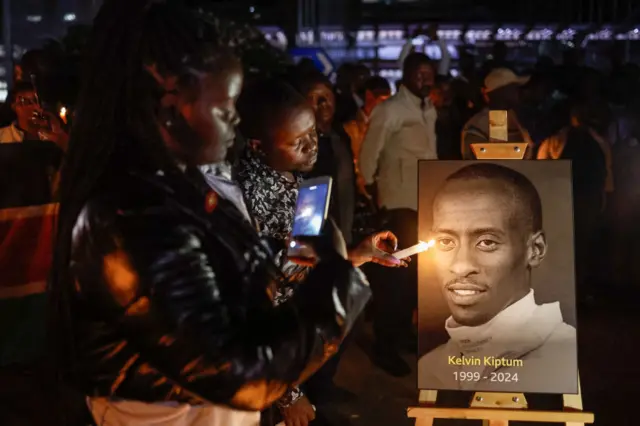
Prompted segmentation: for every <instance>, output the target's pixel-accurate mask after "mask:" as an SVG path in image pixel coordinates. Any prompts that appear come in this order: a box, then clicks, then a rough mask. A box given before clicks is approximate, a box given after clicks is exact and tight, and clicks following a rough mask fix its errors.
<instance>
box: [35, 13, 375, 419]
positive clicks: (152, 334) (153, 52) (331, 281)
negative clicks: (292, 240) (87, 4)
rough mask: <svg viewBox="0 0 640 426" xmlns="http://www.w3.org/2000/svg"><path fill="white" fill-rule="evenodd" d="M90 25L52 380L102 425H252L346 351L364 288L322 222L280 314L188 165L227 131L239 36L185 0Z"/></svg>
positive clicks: (59, 255)
mask: <svg viewBox="0 0 640 426" xmlns="http://www.w3.org/2000/svg"><path fill="white" fill-rule="evenodd" d="M93 31H94V34H93V37H91V40H92V45H91V46H90V48H89V49H87V52H90V55H89V57H88V58H87V59H88V67H87V70H86V74H85V75H84V82H83V89H82V90H81V93H80V96H79V102H78V110H79V111H82V114H79V115H78V117H77V120H76V121H75V122H74V132H73V133H72V136H71V138H72V140H71V143H70V148H69V151H68V152H67V158H66V164H65V168H64V169H63V176H62V182H61V202H60V213H59V220H58V229H57V241H56V246H55V258H54V270H53V273H52V279H51V282H50V291H49V297H50V301H51V305H52V309H51V320H50V321H49V324H50V326H51V342H52V344H53V343H54V344H55V347H54V348H52V351H51V352H50V353H49V354H48V355H51V356H52V357H54V358H53V359H54V360H55V361H57V362H56V364H57V367H58V369H59V374H58V375H57V377H63V378H64V380H65V382H66V383H68V384H70V385H72V386H73V387H74V388H75V389H76V390H78V391H79V392H81V393H82V394H83V395H85V396H86V397H87V398H86V401H87V406H88V407H89V409H90V410H91V413H92V415H93V418H94V419H95V421H96V422H97V423H98V424H128V425H131V424H155V425H165V426H168V425H177V424H180V425H189V426H200V425H202V426H204V425H207V426H223V425H224V426H257V425H258V423H259V421H260V413H259V412H260V411H262V410H264V409H265V408H267V407H269V406H270V405H271V404H273V403H274V402H275V401H276V400H278V399H279V398H280V397H281V396H282V395H283V394H284V393H285V392H286V390H287V389H288V388H289V387H291V386H295V385H297V384H299V383H302V382H304V381H305V380H306V379H307V378H308V377H309V376H310V375H312V374H313V373H314V371H316V370H317V369H318V368H320V366H322V364H323V363H324V362H326V360H327V359H328V358H329V357H330V356H331V355H333V354H334V353H335V351H336V350H337V348H338V347H339V346H340V345H341V343H342V340H343V338H344V336H345V335H347V334H348V333H349V331H350V330H351V328H352V326H353V324H354V322H355V320H356V318H357V316H358V315H359V314H360V313H361V312H362V310H363V308H364V305H365V304H366V303H367V301H368V299H369V297H370V290H369V288H368V284H367V282H366V279H365V278H364V276H363V274H362V273H361V272H360V271H358V270H357V269H356V268H354V267H353V265H352V263H351V262H349V261H348V260H347V249H346V244H345V242H344V238H343V237H342V236H341V234H340V231H339V230H338V229H337V227H336V226H335V224H334V223H333V222H332V221H328V222H327V224H326V226H325V228H324V233H323V234H321V235H320V236H318V237H315V238H307V239H305V241H304V243H305V244H308V245H310V246H311V247H312V249H313V250H314V255H315V258H316V259H317V262H316V264H315V267H314V268H313V269H312V270H310V271H309V273H308V274H307V275H306V277H305V279H304V283H303V285H301V286H300V290H299V291H298V292H297V294H296V297H295V298H292V299H289V300H287V301H285V302H283V303H281V304H280V305H279V306H278V307H277V308H275V307H274V306H273V303H272V297H271V294H272V292H273V288H274V287H277V286H278V284H279V283H280V282H282V281H283V280H284V277H283V274H282V272H281V271H280V269H279V268H278V266H277V265H276V264H275V261H274V259H273V257H272V254H271V251H270V250H269V249H268V247H266V246H265V244H264V242H263V241H262V240H261V239H260V237H259V235H258V234H257V233H256V231H255V229H254V228H252V227H251V226H250V224H249V223H247V221H246V220H245V219H244V216H243V214H242V212H241V211H240V210H239V209H238V208H237V207H236V206H235V205H234V204H233V203H232V202H231V201H229V200H227V199H226V198H225V197H224V196H221V195H220V194H219V193H217V192H216V191H214V190H212V189H211V188H210V187H209V186H208V185H207V183H206V182H205V180H204V177H203V175H202V173H201V172H200V171H199V170H198V167H200V166H202V165H206V164H218V163H222V162H223V161H224V160H225V157H226V155H227V151H228V149H229V147H230V146H231V145H232V142H233V140H234V137H235V127H236V125H237V124H238V120H239V118H238V114H237V111H236V107H235V103H236V100H237V98H238V96H239V94H240V92H241V88H242V84H243V71H242V67H241V64H240V62H239V60H238V59H237V57H236V56H235V53H236V51H235V50H232V46H234V40H235V38H234V37H235V35H234V34H231V35H229V34H223V33H221V32H220V31H219V29H218V26H216V25H215V24H214V23H213V22H210V21H208V20H207V18H206V17H205V15H203V14H201V13H199V12H198V11H197V10H191V9H188V8H187V6H186V5H185V3H184V2H182V1H179V0H166V1H163V2H158V1H148V0H135V1H131V0H112V1H108V2H105V4H104V5H103V6H102V9H101V11H100V12H99V14H98V16H97V17H96V20H95V24H94V28H93ZM114 34H117V36H114ZM132 88H134V89H135V90H131V89H132ZM56 406H58V407H63V405H62V404H56ZM61 410H62V409H61ZM51 423H52V424H62V423H63V422H62V421H56V420H53V419H52V421H51Z"/></svg>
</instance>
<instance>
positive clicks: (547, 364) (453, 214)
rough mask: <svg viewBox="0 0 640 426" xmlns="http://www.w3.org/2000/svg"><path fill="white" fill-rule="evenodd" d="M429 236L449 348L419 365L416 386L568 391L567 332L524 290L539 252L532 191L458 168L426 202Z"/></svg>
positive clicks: (570, 337)
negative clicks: (445, 307) (429, 212)
mask: <svg viewBox="0 0 640 426" xmlns="http://www.w3.org/2000/svg"><path fill="white" fill-rule="evenodd" d="M432 232H433V236H432V238H433V239H434V240H435V250H433V252H432V256H433V262H432V263H431V262H430V268H433V272H434V277H435V280H436V281H437V284H438V285H439V286H440V288H441V289H442V291H443V294H444V299H445V300H446V302H447V305H448V307H449V311H450V313H451V316H450V317H449V318H448V319H447V320H446V322H445V329H446V331H447V333H448V334H449V336H450V340H449V341H448V342H447V343H445V344H444V345H441V346H439V347H437V348H435V349H434V350H432V351H431V352H428V353H427V354H426V355H424V356H422V357H421V358H420V360H419V361H418V387H419V388H420V389H447V390H482V391H497V392H534V393H576V391H577V342H576V330H575V328H574V327H572V326H570V325H568V324H566V323H565V322H564V320H563V317H562V312H561V310H560V304H559V303H558V302H555V303H548V304H543V305H538V304H537V303H536V301H535V297H534V292H533V290H532V289H531V271H532V269H533V268H536V267H538V266H539V265H540V264H541V263H542V261H543V260H544V258H545V255H546V253H547V242H546V237H545V234H544V231H543V227H542V204H541V200H540V196H539V194H538V192H537V190H536V189H535V187H534V186H533V184H532V183H531V182H530V181H529V180H528V179H527V178H526V177H525V176H523V175H522V174H520V173H518V172H516V171H514V170H512V169H509V168H507V167H504V166H500V165H497V164H492V163H477V164H473V165H471V166H467V167H465V168H463V169H460V170H459V171H457V172H455V173H454V174H452V175H451V176H449V178H448V179H447V180H446V181H445V183H444V185H443V186H442V188H440V190H439V192H438V194H437V195H436V198H435V201H434V204H433V225H432Z"/></svg>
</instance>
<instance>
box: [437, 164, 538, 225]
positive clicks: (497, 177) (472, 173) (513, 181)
mask: <svg viewBox="0 0 640 426" xmlns="http://www.w3.org/2000/svg"><path fill="white" fill-rule="evenodd" d="M476 179H487V180H492V181H496V182H500V183H502V184H503V185H505V186H506V187H507V188H508V189H509V190H510V191H511V195H513V197H514V198H515V201H516V203H517V204H516V207H517V208H518V209H520V210H521V211H522V213H523V217H524V219H525V220H526V223H525V225H526V226H527V227H528V228H529V230H530V231H531V232H537V231H541V230H542V200H541V199H540V194H539V193H538V190H537V189H536V187H535V186H534V185H533V183H531V181H530V180H529V179H528V178H527V177H526V176H524V175H523V174H522V173H520V172H517V171H515V170H513V169H510V168H508V167H505V166H501V165H499V164H494V163H484V162H482V163H476V164H472V165H470V166H466V167H463V168H461V169H460V170H458V171H457V172H455V173H453V174H451V175H450V176H449V177H448V178H447V179H446V181H445V182H446V183H448V182H455V181H465V180H476Z"/></svg>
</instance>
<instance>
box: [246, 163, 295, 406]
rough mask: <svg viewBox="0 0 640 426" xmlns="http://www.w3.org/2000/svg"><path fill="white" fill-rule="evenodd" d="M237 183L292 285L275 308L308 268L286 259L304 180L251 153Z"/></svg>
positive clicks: (289, 399)
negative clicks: (289, 176) (291, 177)
mask: <svg viewBox="0 0 640 426" xmlns="http://www.w3.org/2000/svg"><path fill="white" fill-rule="evenodd" d="M235 177H236V180H237V181H238V183H239V184H240V188H241V189H242V192H243V193H244V198H245V202H246V204H247V207H248V209H249V213H250V214H251V216H252V217H253V219H254V220H255V221H256V223H257V225H258V232H259V233H260V236H261V237H263V238H270V239H273V240H275V241H276V242H277V243H278V244H279V245H281V247H282V249H281V250H280V251H279V252H278V253H276V262H277V264H278V265H279V266H280V268H281V269H282V271H283V272H284V274H285V276H286V277H287V279H288V280H287V281H288V285H286V286H283V287H281V288H279V289H278V290H277V292H276V294H275V295H274V298H273V299H274V300H273V303H274V305H279V304H281V303H283V302H285V301H286V300H287V299H289V298H290V297H291V296H292V295H293V292H294V288H295V283H296V281H299V280H300V279H301V278H302V276H303V275H304V273H305V272H306V270H307V268H302V267H300V266H298V265H295V264H293V263H291V262H288V261H287V259H286V249H285V242H286V240H287V238H289V234H291V230H292V228H293V217H294V213H295V208H296V200H297V198H298V188H299V186H300V183H301V182H302V177H301V176H299V175H296V176H295V177H294V180H293V181H291V180H289V179H287V178H286V177H284V176H283V175H282V174H281V173H279V172H277V171H275V170H274V169H272V168H271V167H269V166H268V165H266V164H265V163H264V162H263V161H262V159H261V158H260V157H259V156H258V155H256V154H255V153H254V152H253V151H251V150H247V151H246V152H245V154H244V155H243V157H242V158H241V159H240V160H238V163H237V165H236V176H235ZM302 395H303V393H302V391H301V390H300V389H299V388H297V387H293V388H291V389H289V391H288V392H287V393H286V394H285V395H284V396H283V397H282V398H281V399H280V400H279V401H277V403H276V404H277V405H278V406H279V407H281V408H282V407H288V406H290V405H292V404H294V403H295V402H296V401H297V400H298V399H300V397H302Z"/></svg>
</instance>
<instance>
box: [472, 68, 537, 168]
mask: <svg viewBox="0 0 640 426" xmlns="http://www.w3.org/2000/svg"><path fill="white" fill-rule="evenodd" d="M528 81H529V77H528V76H518V75H516V74H515V73H514V72H513V71H511V70H510V69H508V68H496V69H494V70H493V71H491V72H490V73H489V75H487V77H486V78H485V80H484V88H483V93H484V97H485V100H486V102H487V106H486V107H485V108H483V109H482V110H481V111H480V112H478V113H477V114H476V115H474V116H473V117H471V119H469V121H467V123H466V124H465V126H464V128H463V129H462V144H461V145H462V146H461V149H462V158H463V159H464V160H475V159H476V157H475V154H474V153H473V150H472V149H471V144H474V143H487V142H501V141H495V140H494V141H492V140H491V139H490V137H489V111H491V110H499V111H507V112H508V114H507V126H508V140H507V141H502V142H527V143H528V144H529V148H528V149H527V152H526V153H525V158H526V159H531V158H533V146H534V145H533V141H532V139H531V136H530V135H529V132H528V131H527V130H526V129H525V128H524V127H523V126H522V124H521V123H520V121H519V120H518V117H517V116H516V113H515V109H516V107H517V106H518V104H519V103H520V87H521V86H522V85H524V84H526V83H527V82H528Z"/></svg>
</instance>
